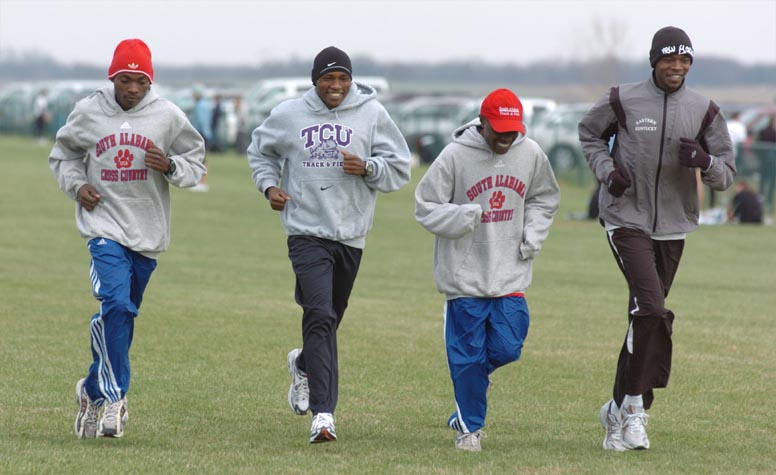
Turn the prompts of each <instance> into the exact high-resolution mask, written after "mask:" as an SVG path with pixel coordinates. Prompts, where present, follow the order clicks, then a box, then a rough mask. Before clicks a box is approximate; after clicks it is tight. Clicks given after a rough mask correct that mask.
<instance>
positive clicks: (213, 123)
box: [210, 94, 224, 152]
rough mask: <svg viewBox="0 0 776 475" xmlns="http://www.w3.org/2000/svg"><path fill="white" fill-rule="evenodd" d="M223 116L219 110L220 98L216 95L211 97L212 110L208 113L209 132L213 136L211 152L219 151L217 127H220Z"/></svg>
mask: <svg viewBox="0 0 776 475" xmlns="http://www.w3.org/2000/svg"><path fill="white" fill-rule="evenodd" d="M223 115H224V113H223V110H222V109H221V96H220V95H219V94H216V95H215V97H213V108H212V109H211V112H210V131H211V133H212V134H213V138H212V139H211V144H210V150H211V151H213V152H220V151H221V144H220V143H219V140H218V127H219V126H220V125H221V118H222V117H223Z"/></svg>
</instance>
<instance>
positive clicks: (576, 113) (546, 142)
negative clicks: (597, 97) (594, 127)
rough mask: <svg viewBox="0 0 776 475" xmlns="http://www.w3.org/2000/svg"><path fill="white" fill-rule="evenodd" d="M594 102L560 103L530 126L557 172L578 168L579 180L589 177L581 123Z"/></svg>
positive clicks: (531, 135) (531, 133)
mask: <svg viewBox="0 0 776 475" xmlns="http://www.w3.org/2000/svg"><path fill="white" fill-rule="evenodd" d="M592 106H593V104H591V103H576V104H561V105H559V106H557V108H556V109H555V110H553V111H552V112H548V113H547V114H545V115H544V116H543V117H542V118H540V119H539V120H538V121H537V122H536V123H534V124H533V126H532V127H531V130H530V131H529V133H528V136H529V137H531V138H532V139H534V140H535V141H536V142H537V143H538V144H539V145H540V146H541V147H542V149H543V150H544V153H546V154H547V157H549V159H550V163H551V164H552V168H553V170H554V171H555V173H556V174H562V173H566V174H568V172H569V171H575V172H576V179H577V180H578V181H581V182H584V181H585V180H587V179H588V175H589V173H588V172H587V164H586V163H585V157H584V155H583V154H582V146H581V145H580V143H579V132H578V125H579V121H580V120H582V117H583V116H584V115H585V114H586V113H587V111H588V110H590V108H591V107H592Z"/></svg>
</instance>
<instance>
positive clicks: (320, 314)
mask: <svg viewBox="0 0 776 475" xmlns="http://www.w3.org/2000/svg"><path fill="white" fill-rule="evenodd" d="M361 254H362V250H361V249H356V248H354V247H349V246H345V245H343V244H341V243H339V242H336V241H330V240H327V239H321V238H317V237H313V236H289V238H288V257H289V259H291V265H292V266H293V268H294V274H296V303H298V304H299V305H300V306H301V307H302V310H303V313H302V343H303V345H302V354H301V355H300V357H299V359H298V360H297V366H298V367H299V369H301V370H302V371H305V372H306V373H307V378H308V382H309V385H310V410H311V411H312V413H313V414H318V413H319V412H330V413H334V410H335V408H336V407H337V397H338V379H339V366H338V364H337V328H338V327H339V324H340V322H341V321H342V317H343V315H344V314H345V309H346V308H347V306H348V298H349V297H350V292H351V290H352V289H353V283H354V282H355V280H356V274H358V267H359V264H360V263H361Z"/></svg>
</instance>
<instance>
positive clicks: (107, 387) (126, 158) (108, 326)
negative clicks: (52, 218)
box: [49, 39, 206, 438]
mask: <svg viewBox="0 0 776 475" xmlns="http://www.w3.org/2000/svg"><path fill="white" fill-rule="evenodd" d="M108 78H109V79H110V80H111V81H113V85H111V86H106V87H104V88H102V89H99V90H97V91H96V92H95V93H94V94H92V95H90V96H89V97H87V98H85V99H83V100H81V101H79V102H78V103H77V104H76V105H75V108H74V110H73V112H72V113H71V114H70V116H68V118H67V123H66V124H65V125H64V126H63V127H62V128H61V129H59V132H57V137H56V143H55V144H54V148H53V149H52V150H51V154H50V155H49V165H50V167H51V170H52V172H53V173H54V176H55V177H56V179H57V181H58V182H59V187H60V188H61V189H62V191H64V192H65V193H66V194H67V195H68V196H70V197H71V198H72V199H74V200H75V201H76V205H75V219H76V225H77V227H78V231H79V232H80V233H81V236H82V237H84V238H85V239H86V240H87V245H88V248H89V252H90V254H91V256H92V262H91V269H90V273H91V281H92V292H93V294H94V297H95V298H96V299H97V300H99V301H100V311H99V312H98V313H96V314H95V315H94V316H93V317H92V320H91V324H90V333H91V342H92V354H93V356H94V360H93V362H92V365H91V367H90V368H89V373H88V375H87V376H86V378H84V379H81V380H80V381H78V383H77V384H76V401H77V402H78V405H79V410H78V415H77V416H76V421H75V433H76V435H77V436H78V437H79V438H93V437H96V436H98V435H102V436H107V437H121V436H122V435H123V433H124V423H125V422H126V419H127V398H126V394H127V392H128V391H129V381H130V366H129V347H130V345H131V344H132V337H133V334H134V325H135V317H137V315H138V311H139V308H140V303H141V302H142V300H143V292H144V290H145V287H146V285H147V284H148V280H149V279H150V278H151V273H152V272H153V271H154V269H155V268H156V258H157V256H158V255H159V253H161V252H163V251H165V250H166V249H167V246H168V245H169V243H170V191H169V185H170V184H172V185H174V186H179V187H190V186H194V185H196V184H197V182H199V179H200V178H201V177H202V175H204V174H205V171H206V170H205V167H204V165H203V164H202V162H203V160H204V156H205V143H204V141H203V140H202V137H200V136H199V134H198V133H197V131H196V130H194V128H193V127H192V126H191V124H189V121H188V119H187V118H186V115H185V114H184V113H183V112H182V111H181V110H180V109H179V108H178V107H177V106H175V105H174V104H173V103H171V102H169V101H167V100H165V99H162V98H160V97H159V95H158V94H157V93H156V92H155V91H154V90H153V89H151V83H152V82H153V79H154V70H153V66H152V64H151V51H150V50H149V49H148V46H146V44H145V43H143V41H141V40H138V39H130V40H124V41H122V42H121V43H119V45H118V46H117V47H116V51H115V53H114V55H113V61H112V63H111V65H110V68H109V69H108ZM103 408H104V411H102V410H103ZM101 411H102V415H100V412H101Z"/></svg>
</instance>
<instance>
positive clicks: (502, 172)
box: [415, 119, 560, 299]
mask: <svg viewBox="0 0 776 475" xmlns="http://www.w3.org/2000/svg"><path fill="white" fill-rule="evenodd" d="M478 126H479V120H478V119H475V121H472V122H471V123H469V124H466V125H464V126H462V127H460V128H458V129H457V130H455V132H453V142H452V143H450V144H449V145H447V146H446V147H445V148H444V149H443V150H442V152H441V153H440V154H439V157H437V159H436V160H435V161H434V162H433V163H432V164H431V167H430V168H429V169H428V171H427V172H426V174H425V175H424V176H423V178H422V179H421V180H420V183H419V184H418V187H417V189H416V190H415V219H416V220H417V221H418V222H419V223H420V224H421V225H422V226H423V227H424V228H426V229H427V230H429V231H430V232H432V233H433V234H434V235H436V238H435V241H434V278H435V280H436V285H437V289H439V291H440V292H441V293H443V294H445V295H446V297H447V299H454V298H458V297H501V296H504V295H508V294H510V293H514V292H520V291H524V290H525V289H527V288H528V287H529V286H530V285H531V271H532V264H533V259H534V258H535V257H536V255H537V254H538V253H539V251H540V249H541V247H542V243H544V240H545V239H546V238H547V235H548V233H549V230H550V225H551V224H552V220H553V216H554V215H555V213H556V212H557V211H558V205H559V203H560V190H559V189H558V183H557V181H556V180H555V175H554V174H553V172H552V168H551V167H550V162H549V160H548V159H547V156H546V155H545V154H544V152H543V151H542V149H541V148H540V147H539V145H537V144H536V142H534V141H533V140H531V139H529V138H526V137H525V136H524V135H522V134H520V136H519V137H518V139H517V140H515V142H514V143H513V144H512V146H511V147H510V149H509V151H508V152H507V153H506V154H504V155H497V154H494V153H493V152H492V151H491V150H490V148H489V147H488V144H487V143H486V142H485V139H484V138H483V137H482V135H481V134H480V133H479V132H478V130H477V127H478Z"/></svg>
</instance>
